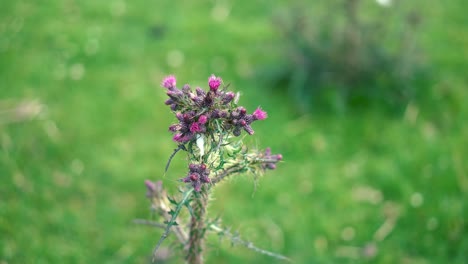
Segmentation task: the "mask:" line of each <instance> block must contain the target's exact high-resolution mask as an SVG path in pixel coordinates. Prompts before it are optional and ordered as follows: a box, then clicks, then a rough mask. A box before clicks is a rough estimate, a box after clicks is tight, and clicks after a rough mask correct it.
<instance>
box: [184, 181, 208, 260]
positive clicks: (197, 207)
mask: <svg viewBox="0 0 468 264" xmlns="http://www.w3.org/2000/svg"><path fill="white" fill-rule="evenodd" d="M208 191H209V188H207V187H202V190H201V191H200V192H198V193H197V194H196V195H195V196H194V199H193V201H192V217H191V219H190V237H189V245H188V252H187V258H186V259H187V262H188V263H189V264H203V251H204V246H205V239H204V236H205V231H206V226H205V215H206V209H207V205H208Z"/></svg>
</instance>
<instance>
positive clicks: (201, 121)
mask: <svg viewBox="0 0 468 264" xmlns="http://www.w3.org/2000/svg"><path fill="white" fill-rule="evenodd" d="M207 121H208V117H206V115H201V116H200V117H199V118H198V123H199V124H201V125H204V124H205V123H206V122H207Z"/></svg>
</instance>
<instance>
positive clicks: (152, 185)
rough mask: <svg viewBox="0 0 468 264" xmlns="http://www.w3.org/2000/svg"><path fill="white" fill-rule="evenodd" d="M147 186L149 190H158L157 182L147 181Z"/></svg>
mask: <svg viewBox="0 0 468 264" xmlns="http://www.w3.org/2000/svg"><path fill="white" fill-rule="evenodd" d="M145 185H146V188H147V189H148V191H149V192H154V191H156V184H154V182H152V181H150V180H146V181H145Z"/></svg>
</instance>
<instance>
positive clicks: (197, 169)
mask: <svg viewBox="0 0 468 264" xmlns="http://www.w3.org/2000/svg"><path fill="white" fill-rule="evenodd" d="M209 174H210V172H209V170H208V169H207V167H206V165H205V164H203V163H202V164H193V163H192V164H189V172H188V174H187V176H186V177H185V178H182V179H181V180H182V181H183V182H190V183H192V187H193V188H194V189H195V191H197V192H199V191H200V189H201V186H202V183H209V182H211V180H210V178H209Z"/></svg>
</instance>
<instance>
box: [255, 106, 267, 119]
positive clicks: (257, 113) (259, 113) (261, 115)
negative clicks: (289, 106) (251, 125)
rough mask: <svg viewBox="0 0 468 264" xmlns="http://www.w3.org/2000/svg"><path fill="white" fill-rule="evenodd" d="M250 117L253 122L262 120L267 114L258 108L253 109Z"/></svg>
mask: <svg viewBox="0 0 468 264" xmlns="http://www.w3.org/2000/svg"><path fill="white" fill-rule="evenodd" d="M252 116H253V118H254V119H255V120H263V119H265V118H267V117H268V115H267V112H265V111H263V110H262V109H261V108H260V107H259V108H257V109H255V111H254V112H253V114H252Z"/></svg>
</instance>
